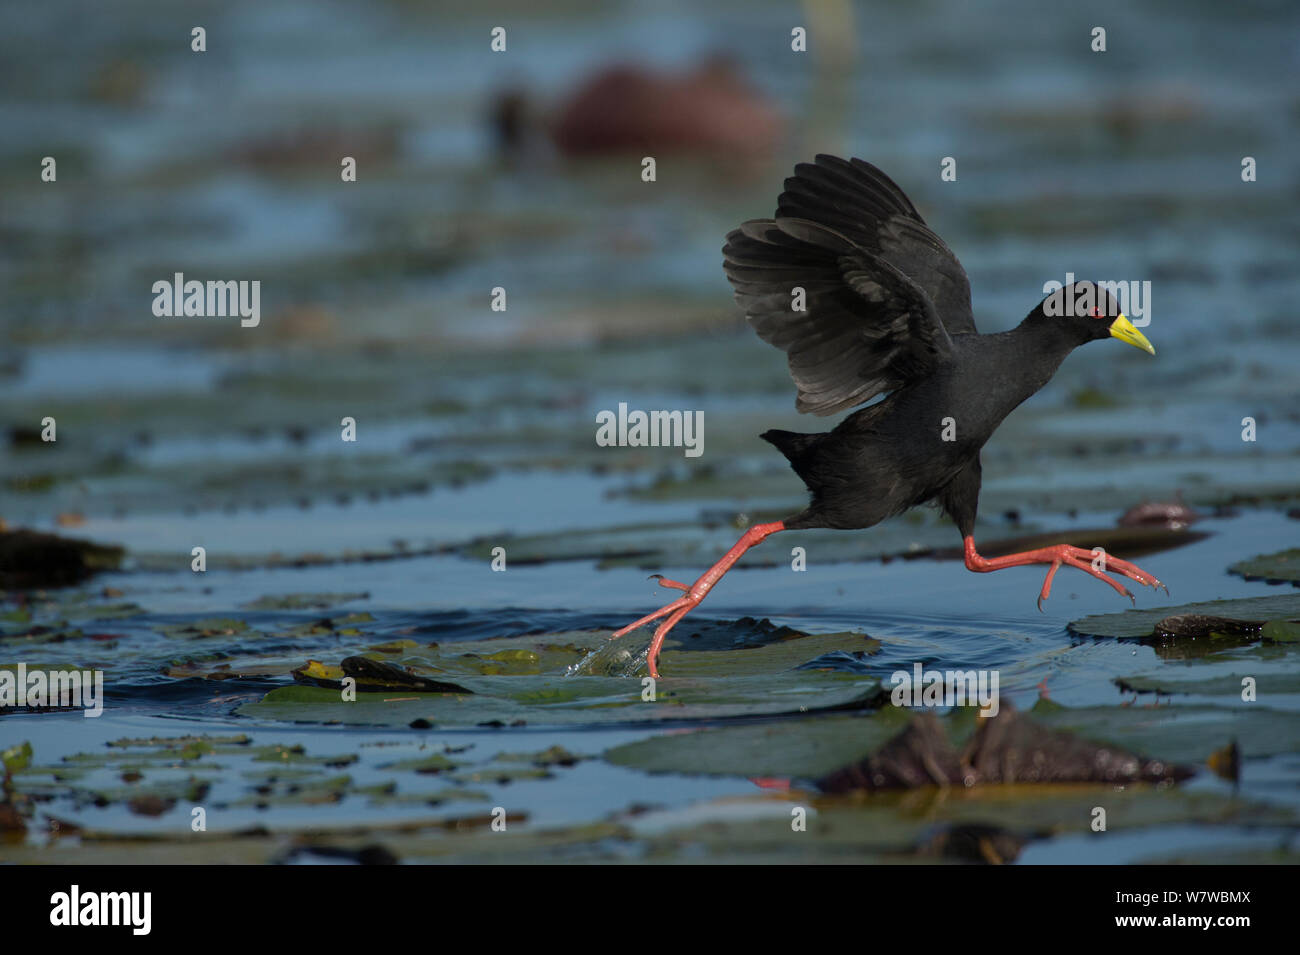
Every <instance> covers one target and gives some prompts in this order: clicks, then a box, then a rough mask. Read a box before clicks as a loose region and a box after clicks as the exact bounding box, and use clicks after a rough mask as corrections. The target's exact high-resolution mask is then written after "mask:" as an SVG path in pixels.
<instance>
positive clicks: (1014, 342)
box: [1007, 313, 1083, 400]
mask: <svg viewBox="0 0 1300 955" xmlns="http://www.w3.org/2000/svg"><path fill="white" fill-rule="evenodd" d="M1007 337H1008V339H1009V340H1010V341H1009V344H1010V346H1011V352H1012V353H1013V354H1014V355H1015V356H1016V359H1015V360H1016V362H1017V364H1018V366H1019V369H1020V373H1019V375H1018V377H1019V378H1021V380H1023V381H1024V384H1025V387H1026V389H1027V390H1026V393H1025V395H1024V397H1025V398H1028V397H1029V396H1030V395H1032V394H1033V393H1034V392H1036V391H1038V389H1039V388H1042V387H1043V385H1045V384H1047V382H1048V381H1049V380H1050V379H1051V377H1052V375H1054V374H1056V369H1057V368H1059V367H1061V362H1063V361H1065V356H1066V355H1068V354H1070V352H1072V351H1074V349H1076V348H1077V347H1079V346H1080V345H1081V344H1083V342H1081V341H1080V340H1079V336H1078V333H1077V330H1076V329H1075V328H1074V327H1073V326H1071V325H1069V324H1067V323H1065V322H1062V321H1059V320H1056V319H1052V318H1048V317H1047V316H1044V315H1039V314H1037V313H1035V314H1031V315H1030V316H1029V317H1028V318H1026V319H1025V320H1024V321H1023V322H1021V323H1020V324H1019V325H1017V326H1016V327H1015V328H1013V329H1012V330H1011V331H1010V332H1008V333H1007ZM1022 400H1023V399H1022Z"/></svg>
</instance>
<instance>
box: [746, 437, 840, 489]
mask: <svg viewBox="0 0 1300 955" xmlns="http://www.w3.org/2000/svg"><path fill="white" fill-rule="evenodd" d="M759 437H760V438H762V439H763V440H764V441H766V442H768V443H769V444H774V445H776V448H777V450H778V451H780V452H781V453H782V454H784V455H785V456H786V460H788V461H789V462H790V467H792V468H794V473H795V474H797V475H799V476H800V477H801V478H803V479H804V483H805V484H806V483H807V482H808V476H807V474H806V473H805V469H806V468H807V467H808V465H809V464H810V463H811V461H810V458H811V456H812V450H813V449H814V448H815V447H817V445H818V443H819V442H820V441H821V439H822V438H824V437H825V435H824V434H800V433H799V432H797V431H780V430H777V429H775V428H774V429H772V430H771V431H764V432H763V433H762V434H760V435H759Z"/></svg>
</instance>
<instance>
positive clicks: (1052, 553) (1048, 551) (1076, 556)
mask: <svg viewBox="0 0 1300 955" xmlns="http://www.w3.org/2000/svg"><path fill="white" fill-rule="evenodd" d="M1025 564H1050V565H1051V566H1050V567H1048V569H1047V576H1046V577H1045V578H1044V579H1043V587H1042V589H1041V590H1040V591H1039V592H1038V609H1039V610H1042V609H1043V601H1044V600H1046V599H1047V598H1048V597H1050V596H1051V594H1052V580H1053V578H1055V577H1056V572H1057V571H1058V570H1060V569H1061V567H1062V566H1068V567H1074V568H1077V569H1078V570H1082V571H1083V572H1084V573H1086V574H1089V575H1091V576H1093V577H1096V578H1097V579H1098V580H1100V581H1103V582H1105V583H1107V584H1109V585H1110V586H1111V587H1112V588H1113V589H1114V590H1115V591H1116V593H1119V594H1121V595H1122V596H1125V597H1128V598H1129V600H1132V601H1133V602H1134V603H1137V600H1136V599H1135V598H1134V596H1133V594H1131V593H1130V592H1129V590H1128V588H1127V587H1125V586H1124V585H1123V584H1121V583H1120V582H1119V581H1118V580H1116V579H1115V578H1114V577H1111V576H1110V574H1108V573H1106V571H1112V572H1113V573H1116V574H1120V575H1122V576H1124V577H1127V578H1129V579H1130V580H1134V581H1137V582H1138V583H1139V584H1141V585H1142V586H1144V587H1158V588H1160V589H1161V590H1163V591H1164V592H1165V594H1166V595H1168V594H1169V588H1168V587H1166V586H1165V585H1164V584H1162V583H1161V582H1160V581H1159V580H1158V579H1157V578H1156V577H1155V576H1153V575H1151V574H1148V573H1147V572H1146V571H1144V570H1143V569H1142V568H1140V567H1138V566H1137V565H1136V564H1131V563H1129V562H1128V561H1126V560H1120V559H1119V558H1118V557H1112V556H1111V555H1110V554H1107V553H1106V552H1105V551H1104V550H1102V549H1100V548H1098V549H1096V550H1087V549H1085V548H1083V547H1074V546H1072V545H1070V544H1056V545H1054V546H1052V547H1042V548H1039V549H1038V550H1029V551H1024V552H1023V553H1020V554H1007V555H1006V556H1004V557H981V556H980V555H979V554H978V553H977V552H976V550H975V541H974V539H973V538H971V537H967V538H966V566H967V567H968V568H969V569H971V570H973V571H977V572H979V573H987V572H989V571H993V570H1002V569H1003V568H1005V567H1020V566H1023V565H1025Z"/></svg>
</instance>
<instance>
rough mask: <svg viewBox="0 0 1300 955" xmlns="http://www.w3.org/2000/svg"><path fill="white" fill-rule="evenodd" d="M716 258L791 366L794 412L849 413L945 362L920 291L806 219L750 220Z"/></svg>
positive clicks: (938, 329)
mask: <svg viewBox="0 0 1300 955" xmlns="http://www.w3.org/2000/svg"><path fill="white" fill-rule="evenodd" d="M723 252H724V254H725V256H726V263H725V266H724V268H725V269H726V272H727V278H729V279H730V280H731V284H732V286H733V287H734V288H735V290H736V301H738V302H739V303H740V305H741V307H742V308H744V310H745V313H746V315H748V317H749V323H750V324H751V325H752V326H753V327H754V330H755V331H757V332H758V334H759V337H760V338H762V339H763V340H764V341H766V342H769V343H770V344H772V345H775V346H776V347H777V348H780V349H781V350H782V351H784V352H785V353H786V355H787V357H788V360H789V363H790V376H791V377H792V378H793V379H794V382H795V385H797V386H798V389H799V398H798V402H797V404H796V407H797V408H798V409H799V410H800V411H805V412H812V413H813V414H818V415H829V414H834V413H836V412H837V411H842V410H843V409H845V408H851V407H853V406H854V405H857V404H861V403H862V402H864V401H868V400H870V399H871V398H872V397H874V396H875V395H877V394H880V393H882V392H885V391H893V390H895V389H897V388H900V387H902V386H903V385H905V384H907V383H908V382H909V381H912V380H913V379H915V378H919V377H922V376H924V375H925V374H927V373H928V372H929V371H930V370H931V369H932V368H934V366H935V365H936V364H937V363H938V362H941V361H944V360H946V359H947V358H948V357H949V356H950V355H951V354H952V341H951V339H950V338H949V337H948V333H947V332H946V331H945V330H944V327H943V324H942V322H940V321H939V318H938V316H937V315H936V314H935V311H934V305H933V304H932V303H931V302H930V300H929V298H928V297H927V296H926V294H925V293H924V292H923V291H922V290H921V289H920V287H919V286H917V284H916V283H915V282H914V281H912V280H911V279H910V278H908V277H907V276H906V275H904V274H903V273H902V272H900V271H899V270H898V269H896V268H894V267H893V266H892V265H890V264H889V263H888V262H886V261H885V260H884V259H882V258H881V257H879V256H877V255H874V254H872V253H871V252H868V251H866V250H865V249H861V248H858V247H857V246H855V245H854V244H853V243H852V242H850V241H849V240H848V239H846V238H845V237H844V236H842V235H840V234H839V233H838V232H834V231H832V230H830V229H827V228H826V227H824V226H821V225H819V224H817V223H815V222H809V221H807V220H805V219H756V220H753V221H751V222H746V223H745V224H744V225H742V226H741V227H740V228H739V229H737V230H735V231H734V232H732V233H731V234H730V235H729V236H728V237H727V245H726V246H725V248H724V249H723ZM800 289H802V292H800V291H799V290H800ZM801 298H802V301H801ZM801 305H802V309H801V308H800V306H801Z"/></svg>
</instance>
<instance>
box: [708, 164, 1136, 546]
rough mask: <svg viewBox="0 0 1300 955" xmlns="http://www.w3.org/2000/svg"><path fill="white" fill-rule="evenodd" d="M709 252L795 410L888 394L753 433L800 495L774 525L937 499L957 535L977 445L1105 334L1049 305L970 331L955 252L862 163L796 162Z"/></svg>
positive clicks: (968, 525)
mask: <svg viewBox="0 0 1300 955" xmlns="http://www.w3.org/2000/svg"><path fill="white" fill-rule="evenodd" d="M723 254H724V256H725V264H724V268H725V270H726V274H727V277H728V278H729V279H730V280H731V283H732V285H733V286H734V287H735V290H736V299H737V301H738V302H739V303H740V305H741V306H742V307H743V308H744V309H745V312H746V315H747V316H748V319H749V322H750V324H751V325H753V327H754V329H755V330H756V331H757V332H758V334H759V335H760V336H761V337H762V338H763V339H764V340H765V341H767V342H769V343H771V344H773V345H775V346H777V347H778V348H781V349H782V350H783V351H785V352H786V354H787V356H788V358H789V364H790V374H791V377H792V378H793V379H794V381H795V384H796V386H797V387H798V390H799V396H798V401H797V405H796V407H797V408H798V410H800V411H802V412H811V413H813V414H818V415H827V414H833V413H835V412H837V411H842V410H845V409H847V408H850V407H852V406H854V405H858V404H862V403H863V402H866V401H869V400H871V399H873V398H875V397H877V396H879V395H882V394H885V395H886V397H885V398H884V400H882V401H879V402H877V403H875V404H872V405H870V406H869V407H866V408H863V409H861V410H859V411H857V412H855V413H853V414H852V415H850V416H849V417H848V418H846V419H845V420H844V421H843V422H841V423H840V425H839V426H838V427H836V428H835V429H834V430H833V431H830V432H828V433H824V434H797V433H794V432H790V431H768V432H766V433H765V434H764V435H763V437H764V438H765V439H766V440H768V441H770V442H771V443H772V444H774V445H776V447H777V448H779V449H780V450H781V452H782V453H783V454H785V456H786V457H787V458H788V459H789V461H790V464H791V465H792V466H793V468H794V470H795V472H796V473H798V475H799V476H800V477H801V478H803V480H804V483H805V484H807V485H808V489H809V490H810V491H811V492H812V501H811V503H810V504H809V506H808V508H807V509H806V510H804V511H803V512H801V513H800V514H798V515H795V516H794V517H792V518H790V519H789V520H787V521H786V522H785V526H786V527H788V528H798V527H835V528H862V527H870V526H871V525H873V524H876V523H878V522H879V521H881V520H884V519H885V518H887V517H889V516H891V515H893V514H897V513H900V512H902V511H904V510H907V509H908V508H910V507H913V506H915V505H917V504H922V503H925V502H927V501H931V500H936V499H937V500H938V501H939V502H940V503H941V504H942V506H943V507H944V508H945V510H947V511H948V513H949V514H950V515H951V516H952V518H953V519H954V520H955V521H956V522H957V525H958V528H959V529H960V530H961V532H962V534H963V535H966V534H969V533H970V532H971V529H972V527H973V525H974V521H975V511H976V503H977V501H978V497H979V484H980V466H979V452H980V448H981V447H983V445H984V443H985V442H986V441H987V440H988V439H989V437H990V436H991V435H992V433H993V431H994V429H996V428H997V426H998V425H999V424H1000V423H1001V422H1002V419H1003V418H1005V417H1006V416H1007V414H1009V413H1010V412H1011V411H1012V409H1014V408H1015V407H1016V406H1017V405H1019V404H1020V403H1021V402H1022V401H1024V400H1025V399H1026V398H1028V397H1029V396H1030V395H1032V394H1033V393H1034V392H1036V391H1037V390H1038V389H1039V388H1041V387H1042V386H1043V385H1044V384H1045V383H1046V382H1047V380H1048V379H1049V378H1051V376H1052V373H1053V372H1055V370H1056V368H1057V366H1058V365H1059V364H1060V363H1061V361H1062V360H1063V359H1064V358H1065V356H1066V355H1067V354H1069V352H1070V351H1071V350H1072V349H1074V348H1075V347H1076V346H1078V345H1081V344H1083V343H1084V342H1087V341H1091V340H1093V339H1095V338H1104V337H1106V336H1107V335H1108V334H1109V327H1108V324H1107V323H1106V322H1105V321H1099V320H1097V319H1096V318H1094V317H1092V316H1091V315H1085V316H1077V315H1070V316H1060V317H1053V316H1049V315H1048V314H1047V313H1046V311H1045V305H1047V304H1048V303H1049V302H1050V301H1051V298H1050V297H1049V299H1047V300H1044V303H1042V304H1040V305H1039V306H1038V307H1037V308H1036V309H1034V311H1032V312H1031V313H1030V314H1029V316H1028V317H1026V319H1025V320H1024V321H1023V322H1022V323H1021V324H1020V326H1019V327H1018V328H1016V329H1014V330H1012V331H1010V332H1005V333H1001V334H994V335H981V334H979V333H978V331H977V330H976V328H975V321H974V318H973V316H972V314H971V304H970V282H969V280H968V279H967V277H966V272H965V270H964V269H963V268H962V266H961V263H960V262H958V261H957V257H956V256H955V255H953V253H952V251H951V250H950V249H949V248H948V246H947V245H945V244H944V242H943V240H942V239H940V238H939V237H938V236H937V235H935V234H934V232H932V231H931V230H930V229H929V228H928V227H927V226H926V224H925V222H924V220H922V218H921V216H920V214H919V213H918V212H917V211H916V208H915V207H914V206H913V205H912V203H911V201H910V200H909V199H908V198H907V196H906V195H904V194H903V191H902V190H901V189H900V188H899V187H898V186H897V185H895V184H894V183H893V182H892V181H891V180H890V179H889V177H888V176H886V175H885V174H884V173H883V172H881V171H880V170H879V169H877V168H876V167H874V166H872V165H871V164H869V163H866V162H864V161H862V160H861V159H853V160H848V161H846V160H843V159H838V158H836V157H833V156H824V155H823V156H818V157H817V160H816V163H815V164H809V163H802V164H800V165H799V166H797V167H796V168H795V175H794V176H792V177H791V178H789V179H787V180H786V183H785V192H784V193H782V195H781V198H780V200H779V202H778V206H777V213H776V217H775V218H774V219H758V220H753V221H750V222H746V223H745V224H744V225H742V226H741V227H740V228H739V229H737V230H735V231H733V232H732V233H731V234H730V235H729V236H728V237H727V244H726V246H725V247H724V248H723ZM800 288H801V289H803V290H804V301H805V305H806V310H805V311H798V310H796V309H795V308H794V307H792V303H794V302H795V301H796V291H795V290H797V289H800ZM1057 294H1058V295H1062V296H1063V293H1057ZM1103 305H1104V308H1103V314H1109V315H1110V316H1111V317H1114V316H1116V315H1118V314H1119V313H1118V310H1117V309H1116V307H1115V303H1114V302H1113V300H1111V299H1109V297H1107V300H1106V302H1104V303H1103Z"/></svg>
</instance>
